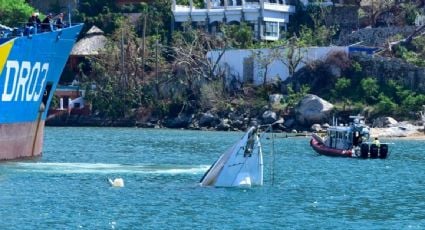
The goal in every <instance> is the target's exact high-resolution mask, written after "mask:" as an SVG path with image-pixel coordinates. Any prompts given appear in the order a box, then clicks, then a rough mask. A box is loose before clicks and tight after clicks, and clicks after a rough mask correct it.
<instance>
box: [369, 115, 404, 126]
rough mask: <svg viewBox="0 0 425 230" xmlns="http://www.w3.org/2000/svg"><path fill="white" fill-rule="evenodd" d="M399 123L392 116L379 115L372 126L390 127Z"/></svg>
mask: <svg viewBox="0 0 425 230" xmlns="http://www.w3.org/2000/svg"><path fill="white" fill-rule="evenodd" d="M397 124H398V122H397V121H396V120H395V119H394V118H392V117H378V118H376V119H375V120H374V121H373V123H372V126H373V127H376V128H389V127H393V126H395V125H397Z"/></svg>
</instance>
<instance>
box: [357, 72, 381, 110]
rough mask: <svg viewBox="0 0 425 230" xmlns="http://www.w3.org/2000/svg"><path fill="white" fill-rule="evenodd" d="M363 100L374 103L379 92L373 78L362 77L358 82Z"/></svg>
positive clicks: (376, 82)
mask: <svg viewBox="0 0 425 230" xmlns="http://www.w3.org/2000/svg"><path fill="white" fill-rule="evenodd" d="M360 85H361V88H362V93H363V95H364V100H365V102H367V103H371V104H374V103H375V102H376V100H377V96H378V93H379V85H378V81H377V80H376V79H375V78H371V77H368V78H364V79H362V80H361V82H360Z"/></svg>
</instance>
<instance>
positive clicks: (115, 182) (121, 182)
mask: <svg viewBox="0 0 425 230" xmlns="http://www.w3.org/2000/svg"><path fill="white" fill-rule="evenodd" d="M108 181H109V183H110V184H111V186H112V187H124V180H123V179H122V178H115V179H114V180H111V179H110V178H108Z"/></svg>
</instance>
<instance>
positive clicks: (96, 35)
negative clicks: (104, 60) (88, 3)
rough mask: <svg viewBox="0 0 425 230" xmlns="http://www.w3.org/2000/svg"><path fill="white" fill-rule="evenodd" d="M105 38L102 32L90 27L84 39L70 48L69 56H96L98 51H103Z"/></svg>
mask: <svg viewBox="0 0 425 230" xmlns="http://www.w3.org/2000/svg"><path fill="white" fill-rule="evenodd" d="M106 41H107V38H106V37H105V36H104V35H103V31H102V30H101V29H99V28H97V27H96V26H92V28H90V30H89V31H87V33H86V35H85V36H84V38H82V39H80V40H79V41H78V42H77V43H76V44H75V45H74V47H73V48H72V51H71V55H74V56H90V55H98V54H99V50H101V49H103V48H104V46H105V44H106Z"/></svg>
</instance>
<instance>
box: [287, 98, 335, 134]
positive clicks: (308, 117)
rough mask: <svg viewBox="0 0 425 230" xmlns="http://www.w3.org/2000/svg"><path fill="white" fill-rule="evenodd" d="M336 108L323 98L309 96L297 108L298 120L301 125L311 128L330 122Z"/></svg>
mask: <svg viewBox="0 0 425 230" xmlns="http://www.w3.org/2000/svg"><path fill="white" fill-rule="evenodd" d="M333 109H334V106H333V105H332V104H331V103H329V102H327V101H326V100H323V99H322V98H320V97H318V96H316V95H313V94H307V95H306V96H305V97H304V98H303V99H301V101H300V102H299V103H298V105H297V106H296V107H295V114H296V120H297V122H298V123H299V124H300V125H304V126H310V125H312V124H315V123H319V124H321V123H323V122H326V121H328V120H329V117H330V115H331V113H332V110H333Z"/></svg>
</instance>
